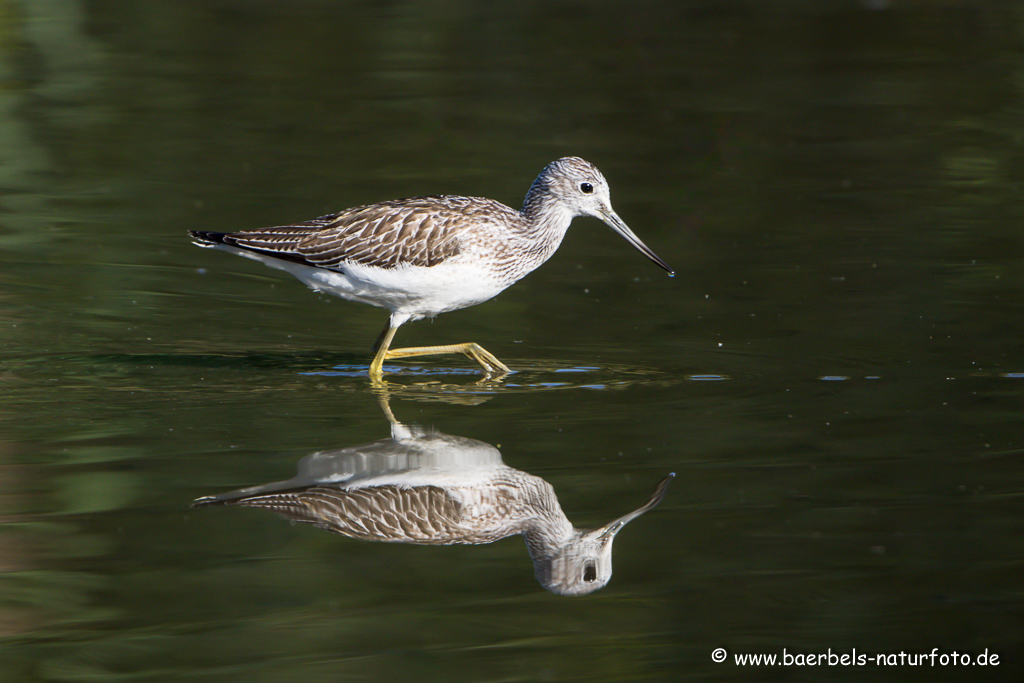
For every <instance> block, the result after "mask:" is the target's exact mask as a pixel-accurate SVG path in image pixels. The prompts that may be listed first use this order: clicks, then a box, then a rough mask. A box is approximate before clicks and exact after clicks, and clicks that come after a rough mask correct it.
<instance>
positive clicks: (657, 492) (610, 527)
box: [593, 226, 676, 542]
mask: <svg viewBox="0 0 1024 683" xmlns="http://www.w3.org/2000/svg"><path fill="white" fill-rule="evenodd" d="M623 227H625V226H623ZM637 241H639V240H637ZM670 272H671V271H670ZM675 476H676V473H675V472H673V473H672V474H670V475H668V476H667V477H665V478H664V479H662V480H661V481H660V482H658V485H657V486H656V487H655V489H654V493H652V494H651V499H650V500H649V501H647V503H645V504H644V506H643V507H642V508H638V509H636V510H633V511H632V512H630V513H629V514H628V515H623V516H622V517H619V518H618V519H617V520H615V521H614V522H610V523H608V524H606V525H604V526H603V527H601V528H600V529H597V530H596V531H595V532H593V533H594V535H595V536H597V537H598V538H601V539H604V540H605V541H606V542H607V541H611V540H612V539H613V538H615V534H617V533H619V530H620V529H622V527H624V526H626V525H627V524H629V523H630V522H632V521H633V520H634V519H636V518H637V517H639V516H640V515H642V514H644V513H645V512H647V511H648V510H650V509H651V508H653V507H654V506H655V505H657V504H658V503H660V502H661V499H662V498H664V497H665V492H666V491H668V485H669V484H670V483H672V480H673V479H674V478H675Z"/></svg>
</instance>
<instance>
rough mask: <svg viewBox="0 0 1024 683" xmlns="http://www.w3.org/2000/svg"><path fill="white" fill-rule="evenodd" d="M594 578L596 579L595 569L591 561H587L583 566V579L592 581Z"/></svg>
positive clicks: (588, 581)
mask: <svg viewBox="0 0 1024 683" xmlns="http://www.w3.org/2000/svg"><path fill="white" fill-rule="evenodd" d="M595 579H597V569H596V568H595V567H594V565H593V563H591V562H588V563H587V565H586V566H585V567H584V568H583V580H584V581H585V582H587V583H593V582H594V580H595Z"/></svg>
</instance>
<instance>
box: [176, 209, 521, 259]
mask: <svg viewBox="0 0 1024 683" xmlns="http://www.w3.org/2000/svg"><path fill="white" fill-rule="evenodd" d="M495 220H498V221H501V222H508V221H517V220H522V217H521V214H519V212H518V211H514V210H513V209H510V208H509V207H507V206H505V205H504V204H501V203H499V202H495V201H493V200H490V199H482V198H479V197H455V196H437V197H413V198H411V199H400V200H394V201H388V202H381V203H379V204H370V205H367V206H357V207H355V208H352V209H347V210H345V211H341V212H338V213H332V214H327V215H325V216H320V217H319V218H314V219H312V220H309V221H305V222H303V223H296V224H294V225H283V226H276V227H270V228H258V229H255V230H242V231H239V232H233V233H217V232H204V231H192V232H191V234H192V237H193V238H194V239H195V240H196V241H197V242H199V243H201V244H210V245H213V244H227V245H230V246H235V247H239V248H241V249H248V250H251V251H256V252H260V253H264V254H268V255H271V256H274V257H276V258H280V259H283V260H287V261H295V262H298V263H303V264H306V265H310V266H317V267H321V268H340V267H344V265H345V263H359V264H363V265H369V266H377V267H380V268H395V267H397V266H399V265H402V264H408V265H414V266H425V267H430V266H435V265H437V264H439V263H442V262H443V261H445V260H447V259H449V258H452V257H453V256H456V255H457V254H459V253H460V251H461V248H462V240H463V239H464V238H465V237H466V236H467V233H469V232H471V230H472V228H473V226H474V225H477V224H478V223H480V222H481V221H485V222H486V221H491V222H493V221H495Z"/></svg>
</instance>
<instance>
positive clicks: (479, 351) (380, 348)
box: [370, 321, 512, 380]
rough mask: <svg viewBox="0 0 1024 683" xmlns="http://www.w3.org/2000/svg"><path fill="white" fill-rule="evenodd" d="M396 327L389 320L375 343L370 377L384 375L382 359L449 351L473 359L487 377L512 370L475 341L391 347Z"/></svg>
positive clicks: (501, 374) (441, 353) (505, 373)
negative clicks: (375, 352) (375, 350)
mask: <svg viewBox="0 0 1024 683" xmlns="http://www.w3.org/2000/svg"><path fill="white" fill-rule="evenodd" d="M397 331H398V327H396V326H392V325H391V323H390V321H389V322H388V326H387V327H385V328H384V332H383V334H381V337H380V341H379V342H378V345H377V355H376V356H374V357H373V362H372V363H370V379H372V380H380V379H381V377H383V375H384V361H385V360H391V359H393V358H412V357H414V356H437V355H443V354H449V353H461V354H465V355H466V356H467V357H469V358H471V359H473V360H475V361H476V362H477V363H479V364H480V367H482V368H483V369H484V374H486V375H487V376H488V377H504V376H505V375H507V374H508V373H510V372H512V371H511V370H510V369H509V368H508V366H507V365H505V364H504V363H502V362H501V361H500V360H498V359H497V358H495V357H494V354H492V353H491V352H490V351H488V350H487V349H485V348H484V347H482V346H480V345H479V344H477V343H475V342H466V343H464V344H448V345H445V346H411V347H407V348H404V349H392V348H390V346H391V340H392V339H394V338H395V332H397Z"/></svg>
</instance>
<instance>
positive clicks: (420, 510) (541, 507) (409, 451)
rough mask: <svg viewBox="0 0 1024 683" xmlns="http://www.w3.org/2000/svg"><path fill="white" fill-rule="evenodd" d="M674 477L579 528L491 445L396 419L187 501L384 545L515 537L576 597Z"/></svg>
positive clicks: (545, 579)
mask: <svg viewBox="0 0 1024 683" xmlns="http://www.w3.org/2000/svg"><path fill="white" fill-rule="evenodd" d="M674 476H675V475H674V474H670V475H669V476H668V477H666V478H665V479H663V480H662V481H661V483H659V484H658V487H657V488H656V489H655V491H654V494H653V495H652V496H651V498H650V500H649V501H648V502H647V503H646V504H645V505H644V506H643V507H641V508H639V509H637V510H635V511H633V512H631V513H629V514H627V515H624V516H623V517H620V518H619V519H617V520H615V521H613V522H611V523H610V524H606V525H605V526H603V527H601V528H600V529H594V530H580V529H576V528H574V527H573V525H572V524H571V523H570V522H569V520H568V519H567V518H566V516H565V513H563V512H562V508H561V506H560V505H559V504H558V499H557V498H556V496H555V491H554V489H553V488H552V487H551V484H549V483H547V482H546V481H544V480H543V479H541V478H540V477H535V476H533V475H530V474H527V473H526V472H522V471H520V470H516V469H512V468H511V467H508V466H507V465H505V464H504V463H503V462H502V460H501V454H500V453H499V452H498V450H497V449H496V448H494V447H493V446H490V445H489V444H486V443H483V442H482V441H476V440H474V439H467V438H464V437H459V436H449V435H447V434H441V433H437V432H427V431H424V430H422V429H420V428H417V427H409V426H406V425H402V424H400V423H397V422H396V423H393V424H392V438H390V439H384V440H381V441H374V442H373V443H368V444H364V445H360V446H352V447H350V448H343V449H340V450H336V451H324V452H319V453H313V454H312V455H308V456H306V457H305V458H303V459H302V460H301V461H300V462H299V472H298V474H297V475H296V476H295V477H294V478H292V479H289V480H288V481H282V482H276V483H273V484H265V485H263V486H253V487H250V488H245V489H240V490H238V491H232V492H230V493H224V494H221V495H218V496H206V497H203V498H199V499H198V500H196V501H195V503H194V505H195V506H205V505H242V506H247V507H258V508H265V509H268V510H273V511H274V512H278V513H280V514H282V515H284V516H285V517H287V518H289V519H292V520H296V521H300V522H310V523H312V524H315V525H316V526H318V527H320V528H321V529H326V530H327V531H333V532H336V533H339V534H343V535H345V536H351V537H353V538H360V539H364V540H370V541H385V542H392V543H413V544H418V545H451V544H456V543H460V544H480V543H490V542H492V541H496V540H498V539H500V538H505V537H506V536H512V535H515V534H522V535H523V536H524V537H525V539H526V545H527V547H528V549H529V551H530V556H531V557H532V558H533V562H534V569H535V572H536V575H537V580H538V581H540V583H541V585H543V586H544V587H545V588H547V589H548V590H550V591H552V592H555V593H559V594H562V595H582V594H584V593H590V592H592V591H595V590H597V589H598V588H601V587H602V586H604V585H605V584H606V583H608V579H609V578H610V577H611V574H612V540H613V539H614V538H615V534H616V533H618V532H619V530H620V529H621V528H622V527H623V526H624V525H625V524H626V523H627V522H629V521H630V520H632V519H634V518H636V517H638V516H640V515H642V514H643V513H644V512H647V511H648V510H650V509H651V508H653V507H654V506H655V505H657V504H658V503H659V502H660V501H661V499H662V498H663V497H664V495H665V491H666V490H667V488H668V484H669V482H670V481H671V480H672V477H674Z"/></svg>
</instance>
